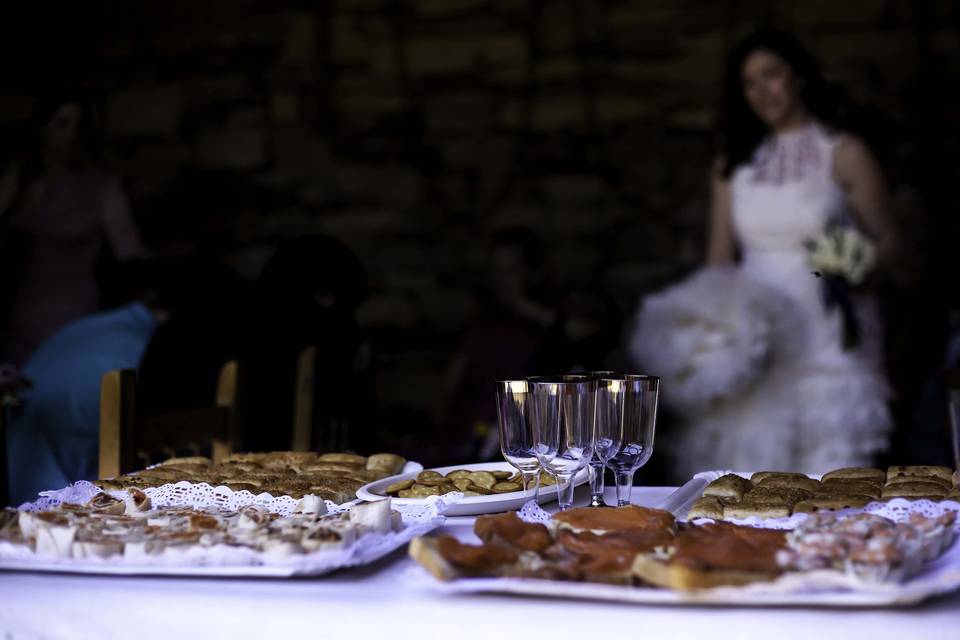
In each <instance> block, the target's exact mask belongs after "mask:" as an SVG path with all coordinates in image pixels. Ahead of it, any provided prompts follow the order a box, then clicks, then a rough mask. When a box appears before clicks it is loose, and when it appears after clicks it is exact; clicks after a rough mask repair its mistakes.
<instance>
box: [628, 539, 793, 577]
mask: <svg viewBox="0 0 960 640" xmlns="http://www.w3.org/2000/svg"><path fill="white" fill-rule="evenodd" d="M785 547H786V534H785V533H784V532H783V531H778V530H774V529H757V528H753V527H741V526H737V525H732V524H730V523H726V522H718V523H710V524H704V525H701V526H696V527H688V528H686V529H684V530H682V531H680V532H679V533H678V534H677V537H676V540H675V541H674V550H673V554H672V555H671V556H670V557H669V558H668V559H666V560H664V559H660V558H657V557H656V556H653V555H639V556H637V557H636V559H635V560H634V565H633V568H634V572H635V573H636V575H637V576H638V577H640V578H641V579H643V580H644V582H648V583H650V584H653V585H656V586H661V587H668V588H671V589H678V590H682V591H691V590H696V589H705V588H710V587H716V586H721V585H742V584H748V583H751V582H759V581H769V580H772V579H774V578H776V577H777V576H778V575H780V573H782V569H781V568H780V566H779V564H778V563H777V552H778V551H780V550H782V549H784V548H785Z"/></svg>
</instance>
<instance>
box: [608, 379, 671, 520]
mask: <svg viewBox="0 0 960 640" xmlns="http://www.w3.org/2000/svg"><path fill="white" fill-rule="evenodd" d="M620 382H621V385H622V386H621V389H620V390H619V391H618V394H619V395H621V396H622V399H621V400H619V402H620V403H621V404H620V406H621V413H620V421H621V424H622V425H623V444H622V446H621V447H620V451H619V452H618V453H617V454H616V455H614V456H613V457H612V458H611V459H610V462H609V463H608V464H609V465H610V467H611V468H612V469H613V471H614V473H615V474H616V476H617V506H618V507H622V506H625V505H628V504H630V493H631V491H632V489H633V474H634V473H636V471H637V469H639V468H640V467H642V466H643V465H645V464H646V463H647V460H649V459H650V455H651V454H652V453H653V433H654V429H655V427H656V423H657V399H658V396H659V395H660V378H657V377H656V376H634V375H627V376H624V377H623V380H622V381H620Z"/></svg>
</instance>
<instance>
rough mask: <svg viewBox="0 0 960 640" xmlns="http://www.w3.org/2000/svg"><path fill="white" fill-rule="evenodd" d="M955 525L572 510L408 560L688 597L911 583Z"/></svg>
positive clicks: (512, 521) (414, 548) (443, 575)
mask: <svg viewBox="0 0 960 640" xmlns="http://www.w3.org/2000/svg"><path fill="white" fill-rule="evenodd" d="M955 516H956V514H955V513H953V512H950V513H948V514H947V515H945V516H942V517H941V518H939V519H932V518H926V517H923V516H915V517H913V518H912V519H911V520H910V522H905V523H894V522H892V521H890V520H887V519H885V518H880V517H877V516H854V517H853V518H850V519H837V518H834V517H832V516H827V515H818V516H815V517H814V518H811V519H810V520H809V521H808V524H807V523H805V525H806V526H805V527H801V528H799V529H797V530H795V531H792V532H789V533H788V532H785V531H779V530H774V529H762V528H755V527H745V526H738V525H735V524H732V523H729V522H716V523H706V524H692V523H682V522H681V523H677V522H675V521H674V519H673V516H671V515H670V514H669V513H668V512H666V511H660V510H657V509H645V508H642V507H636V506H629V507H620V508H617V509H594V508H585V509H572V510H570V511H565V512H562V513H559V514H556V515H554V516H553V518H552V519H551V521H550V523H549V525H543V524H537V523H528V522H523V521H522V520H520V518H518V517H517V515H516V514H515V513H505V514H502V515H496V516H481V517H479V518H477V521H476V524H475V526H474V532H475V533H476V535H477V537H478V538H480V540H481V542H482V544H480V545H471V544H464V543H463V542H460V541H459V540H458V539H457V538H454V537H452V536H438V537H436V538H416V539H414V540H413V542H411V544H410V555H411V556H412V557H413V558H414V559H415V560H417V562H419V563H420V564H421V565H422V566H423V567H424V568H425V569H427V570H428V571H429V572H430V573H432V574H433V575H434V576H435V577H437V578H439V579H441V580H454V579H459V578H469V577H522V578H538V579H546V580H567V581H588V582H603V583H610V584H621V585H636V586H657V587H667V588H671V589H679V590H694V589H703V588H709V587H716V586H722V585H743V584H748V583H751V582H766V581H771V580H774V579H776V578H777V577H779V576H780V575H782V574H783V573H786V572H804V571H812V570H823V569H829V570H835V571H841V572H844V573H847V574H848V575H849V576H850V577H851V578H855V579H861V580H870V581H874V582H877V581H891V580H903V579H906V578H908V577H910V576H911V575H912V574H913V573H914V572H915V571H916V570H917V569H918V568H919V566H920V564H921V563H922V562H923V560H924V559H932V558H935V557H936V556H937V555H939V554H940V553H942V552H943V551H944V550H945V549H946V547H947V546H948V545H949V544H950V543H951V542H952V541H953V525H954V519H955Z"/></svg>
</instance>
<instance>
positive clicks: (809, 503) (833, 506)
mask: <svg viewBox="0 0 960 640" xmlns="http://www.w3.org/2000/svg"><path fill="white" fill-rule="evenodd" d="M868 502H870V496H858V495H849V494H848V495H844V494H841V493H837V494H833V495H827V496H816V497H813V498H809V499H807V500H801V501H800V502H798V503H797V504H795V505H793V511H794V512H795V513H815V512H817V511H839V510H840V509H854V508H860V507H865V506H866V505H867V503H868Z"/></svg>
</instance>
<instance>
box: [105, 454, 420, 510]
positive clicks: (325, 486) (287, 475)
mask: <svg viewBox="0 0 960 640" xmlns="http://www.w3.org/2000/svg"><path fill="white" fill-rule="evenodd" d="M378 455H379V458H377V457H376V456H372V457H371V458H372V459H374V461H375V464H374V469H372V470H371V469H368V468H367V466H368V464H367V463H368V459H367V458H364V457H363V456H358V455H356V454H353V453H325V454H322V455H318V454H316V453H314V452H312V451H273V452H268V453H233V454H230V455H228V456H226V458H224V462H221V463H220V464H213V463H211V462H210V460H209V459H207V458H204V457H201V456H193V457H189V458H171V459H170V460H168V461H166V462H165V463H163V464H161V465H159V466H157V467H154V468H151V469H144V470H142V471H139V472H136V473H133V474H127V475H122V476H118V477H116V478H110V479H103V480H98V481H97V483H96V484H97V485H98V486H99V487H100V488H101V489H104V490H117V489H130V488H138V489H143V488H146V487H156V486H160V485H162V484H168V483H175V482H180V481H186V482H190V483H194V484H197V483H204V482H205V483H207V484H210V485H211V486H214V487H217V486H225V487H227V488H229V489H231V490H233V491H250V492H251V493H254V494H260V493H269V494H271V495H276V496H279V495H288V496H291V497H293V498H297V499H299V498H302V497H304V496H306V495H310V494H314V495H317V496H319V497H321V498H323V499H325V500H331V501H334V502H337V503H338V504H342V503H344V502H348V501H350V500H353V498H354V497H355V494H356V491H357V489H359V488H360V487H361V486H363V485H365V484H367V483H368V482H371V481H373V480H378V479H380V478H384V477H386V476H387V475H389V474H390V473H391V472H392V469H393V468H394V467H395V466H397V465H399V466H400V467H403V465H404V464H406V460H404V459H403V458H401V457H400V456H395V455H393V454H378ZM376 460H380V462H379V463H377V462H376ZM378 464H379V465H380V466H382V467H389V470H385V469H379V468H377V465H378Z"/></svg>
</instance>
